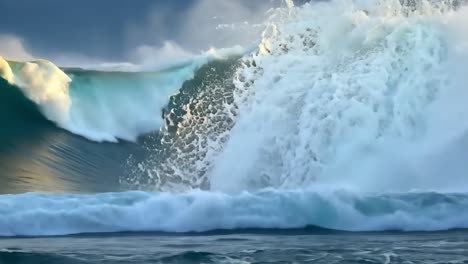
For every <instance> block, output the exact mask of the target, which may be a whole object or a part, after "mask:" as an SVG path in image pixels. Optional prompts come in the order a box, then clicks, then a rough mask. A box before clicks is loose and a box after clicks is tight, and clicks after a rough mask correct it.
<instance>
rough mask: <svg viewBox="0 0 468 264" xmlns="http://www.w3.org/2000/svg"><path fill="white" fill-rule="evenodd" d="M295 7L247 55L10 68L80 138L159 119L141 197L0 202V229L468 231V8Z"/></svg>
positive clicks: (11, 77) (140, 176) (135, 171)
mask: <svg viewBox="0 0 468 264" xmlns="http://www.w3.org/2000/svg"><path fill="white" fill-rule="evenodd" d="M286 2H287V3H288V5H287V7H283V8H278V9H275V10H273V11H271V18H270V20H269V21H268V23H267V24H268V25H267V27H266V30H265V31H264V33H263V35H262V40H261V42H260V44H259V46H258V49H256V50H255V51H253V52H251V53H249V54H244V55H243V56H241V58H239V57H235V58H233V57H230V58H228V59H224V60H212V61H210V62H209V63H208V64H207V63H206V60H204V61H203V63H202V64H200V63H194V62H191V63H188V64H185V65H182V66H180V67H176V68H173V69H170V70H168V71H161V72H157V73H152V72H149V73H103V72H92V71H73V70H70V71H69V72H67V74H65V73H63V72H62V71H61V70H60V69H58V68H57V67H55V66H53V65H52V64H51V63H49V62H43V61H41V62H30V63H25V64H18V63H13V62H2V61H0V63H1V64H0V66H1V67H0V69H1V71H0V74H1V75H2V77H3V79H5V80H6V81H7V82H9V83H10V84H13V85H15V86H17V87H18V88H19V89H20V90H21V91H22V93H23V94H24V95H25V96H26V97H27V98H29V100H30V101H32V102H35V103H36V105H38V106H39V110H40V111H41V112H42V113H43V114H44V115H45V116H46V117H47V118H48V119H49V120H51V121H53V122H55V123H56V124H57V125H59V126H60V127H63V128H65V129H68V130H70V131H72V132H74V133H78V134H81V135H85V136H86V137H88V138H91V139H93V140H109V141H113V140H116V138H122V139H129V140H134V139H135V137H136V136H137V135H139V134H141V133H144V132H148V131H153V130H156V129H159V127H161V129H160V130H159V132H158V133H154V134H151V135H149V136H147V137H145V138H144V139H142V141H141V142H139V143H141V144H142V145H143V146H144V148H145V150H146V152H145V154H144V155H131V156H130V157H129V158H128V160H127V164H126V168H127V169H128V171H129V172H128V175H126V176H125V177H122V178H121V184H122V186H124V187H125V189H126V190H135V189H138V190H143V191H146V192H131V191H129V192H123V193H107V194H93V195H51V194H37V193H31V194H22V195H6V196H0V213H1V215H2V218H0V235H3V236H18V235H27V236H30V235H62V234H74V233H86V232H120V231H163V232H191V231H194V232H203V231H209V230H215V229H242V228H303V227H306V226H317V227H320V228H328V229H336V230H346V231H381V230H402V231H434V230H445V229H454V228H468V226H467V223H468V215H467V214H465V213H464V212H465V211H466V209H467V208H468V196H467V192H468V182H467V181H466V171H468V163H467V162H466V156H467V154H468V152H467V149H468V135H467V131H468V130H467V129H468V122H467V120H466V116H468V105H467V104H466V98H468V90H467V89H466V80H467V79H466V78H467V77H466V72H465V69H466V68H467V67H468V52H467V50H468V49H467V47H468V35H467V32H468V30H467V26H466V25H468V20H467V18H468V8H467V7H466V6H465V3H464V2H463V1H425V0H417V1H397V0H381V1H365V0H354V1H353V0H336V1H318V2H313V3H306V4H304V5H302V6H299V7H296V6H294V4H293V3H292V1H286ZM330 18H334V19H333V20H330ZM201 65H202V66H201ZM194 72H196V73H195V74H194ZM38 80H39V81H38ZM44 82H46V83H49V84H53V85H47V86H43V83H44ZM134 84H138V85H134ZM146 85H148V86H146ZM37 87H39V88H37ZM41 87H42V88H41ZM96 87H98V89H96ZM129 87H130V88H131V89H130V88H129ZM133 87H134V88H133ZM32 88H34V89H32ZM108 90H112V91H111V92H109V91H108ZM38 91H39V92H38ZM166 98H167V100H166ZM98 106H99V107H98ZM75 107H76V108H75ZM64 109H65V110H64ZM148 109H150V110H149V111H148ZM133 110H134V111H133ZM158 111H159V112H158ZM163 121H164V122H163Z"/></svg>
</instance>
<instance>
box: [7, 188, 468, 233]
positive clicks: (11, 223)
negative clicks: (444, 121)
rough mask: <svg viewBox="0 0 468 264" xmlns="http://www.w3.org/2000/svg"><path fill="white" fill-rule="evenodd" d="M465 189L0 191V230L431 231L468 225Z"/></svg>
mask: <svg viewBox="0 0 468 264" xmlns="http://www.w3.org/2000/svg"><path fill="white" fill-rule="evenodd" d="M467 206H468V194H464V193H460V194H456V193H405V194H368V195H363V194H356V193H351V192H347V191H333V192H332V191H330V192H315V191H277V190H263V191H260V192H256V193H247V192H245V193H242V194H238V195H228V194H222V193H214V192H203V191H193V192H190V193H180V194H171V193H145V192H124V193H107V194H94V195H52V194H38V193H29V194H20V195H3V196H0V214H1V215H2V218H1V219H0V236H4V237H14V236H52V235H69V234H79V233H103V232H174V233H182V232H206V231H210V230H236V229H252V228H253V229H255V228H259V229H296V228H304V227H307V226H317V227H320V228H326V229H335V230H343V231H385V230H401V231H437V230H447V229H457V228H468V214H467V213H464V212H465V210H464V209H466V208H467Z"/></svg>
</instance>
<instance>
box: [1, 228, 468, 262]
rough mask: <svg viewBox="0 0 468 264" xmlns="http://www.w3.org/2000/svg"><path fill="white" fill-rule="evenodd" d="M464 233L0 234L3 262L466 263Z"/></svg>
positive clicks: (466, 238) (466, 246)
mask: <svg viewBox="0 0 468 264" xmlns="http://www.w3.org/2000/svg"><path fill="white" fill-rule="evenodd" d="M467 235H468V232H466V231H449V232H435V233H391V232H389V233H341V234H340V233H329V234H321V233H319V234H314V233H313V232H312V233H310V232H308V231H307V230H302V231H301V230H297V231H289V232H281V231H272V230H270V231H246V232H245V233H237V234H236V233H235V232H232V233H231V234H230V233H225V234H222V233H218V234H217V233H216V232H212V233H210V234H202V235H194V234H191V235H168V234H110V235H100V236H97V235H82V236H73V237H51V238H14V239H2V240H0V263H1V264H29V263H31V264H32V263H34V264H72V263H73V264H75V263H76V264H85V263H90V264H91V263H122V264H123V263H141V264H143V263H323V264H332V263H362V264H365V263H368V264H370V263H421V264H423V263H424V264H430V263H468V250H467V249H468V236H467Z"/></svg>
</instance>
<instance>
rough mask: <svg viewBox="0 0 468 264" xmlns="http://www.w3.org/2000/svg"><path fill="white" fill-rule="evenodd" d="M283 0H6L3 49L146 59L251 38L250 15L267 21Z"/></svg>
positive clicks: (0, 3) (17, 55) (66, 59)
mask: <svg viewBox="0 0 468 264" xmlns="http://www.w3.org/2000/svg"><path fill="white" fill-rule="evenodd" d="M279 2H281V0H254V1H253V0H138V1H131V0H112V1H111V0H103V1H96V0H79V1H75V0H40V1H35V0H33V1H31V0H0V10H2V17H1V21H0V55H1V56H4V57H7V58H9V59H17V60H27V59H30V58H33V57H34V58H46V59H50V60H53V61H56V62H58V64H72V63H70V62H71V61H73V62H76V63H77V64H86V63H93V62H96V63H99V62H103V61H106V62H108V61H138V60H141V59H148V57H151V56H152V55H154V56H159V55H161V50H163V51H164V52H169V53H171V52H172V53H174V54H175V55H176V54H179V53H182V54H184V53H196V52H201V51H202V50H206V49H208V48H209V47H216V48H220V47H227V46H232V45H236V44H245V43H248V41H252V38H253V36H256V33H255V32H248V30H246V28H247V26H245V21H248V22H249V24H255V23H258V22H260V21H262V19H263V18H264V17H265V16H266V15H267V10H268V9H269V8H271V7H272V6H275V5H276V6H277V5H278V4H279ZM220 24H227V25H234V27H219V26H218V25H220ZM249 28H252V27H250V26H249ZM149 53H151V54H152V55H149Z"/></svg>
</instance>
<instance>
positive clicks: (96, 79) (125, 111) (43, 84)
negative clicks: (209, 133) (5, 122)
mask: <svg viewBox="0 0 468 264" xmlns="http://www.w3.org/2000/svg"><path fill="white" fill-rule="evenodd" d="M238 52H241V51H239V49H236V48H235V49H232V50H221V51H214V50H213V51H209V52H207V53H206V54H204V55H201V56H198V57H196V58H194V59H193V60H192V61H189V62H187V63H184V64H182V65H181V66H175V67H171V68H169V69H165V70H159V71H154V72H103V71H92V70H81V69H65V70H62V69H59V68H58V67H57V66H55V65H54V64H53V63H52V62H49V61H44V60H38V61H31V62H8V61H6V60H4V59H3V58H1V57H0V77H2V78H3V79H4V80H5V81H7V82H8V83H9V84H11V85H14V86H16V87H17V88H18V89H20V91H21V92H22V93H23V94H24V96H25V97H26V98H28V99H29V100H31V101H32V102H34V103H35V104H36V105H37V107H38V109H39V110H40V112H41V113H42V114H43V115H44V116H45V117H46V118H47V119H48V120H50V121H52V122H54V123H55V124H57V126H59V127H61V128H63V129H66V130H68V131H70V132H72V133H74V134H78V135H81V136H84V137H86V138H88V139H90V140H94V141H111V142H115V141H117V140H118V139H124V140H128V141H135V140H136V138H137V137H138V136H140V135H142V134H145V133H149V132H152V131H157V130H158V129H159V128H160V127H161V125H162V123H163V119H162V118H161V116H162V109H163V108H164V107H165V106H166V105H167V99H168V98H169V96H171V95H172V94H174V93H176V92H177V91H178V90H179V89H180V87H181V86H182V84H183V83H184V82H185V81H186V80H189V79H191V78H193V77H194V74H195V71H196V70H197V69H198V68H200V67H201V66H202V65H204V64H206V63H208V62H210V61H212V60H216V59H223V58H224V57H223V56H231V55H233V54H236V53H238ZM132 70H135V67H133V68H132Z"/></svg>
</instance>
